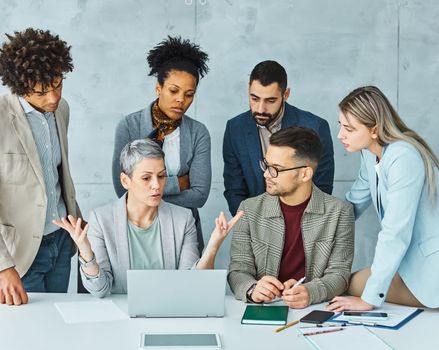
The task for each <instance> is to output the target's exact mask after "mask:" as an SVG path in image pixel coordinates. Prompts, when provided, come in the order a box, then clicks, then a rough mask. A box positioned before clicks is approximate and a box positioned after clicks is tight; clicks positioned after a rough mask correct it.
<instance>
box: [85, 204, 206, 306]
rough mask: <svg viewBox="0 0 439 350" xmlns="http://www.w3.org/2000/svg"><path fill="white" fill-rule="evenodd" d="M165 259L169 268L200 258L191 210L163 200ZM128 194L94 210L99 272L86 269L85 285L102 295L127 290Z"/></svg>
mask: <svg viewBox="0 0 439 350" xmlns="http://www.w3.org/2000/svg"><path fill="white" fill-rule="evenodd" d="M158 215H159V220H160V230H161V238H162V249H163V262H164V266H165V269H166V270H172V269H181V270H183V269H189V268H191V267H194V266H195V264H196V263H197V262H198V259H199V252H198V242H197V236H196V230H195V221H194V218H193V216H192V213H191V211H190V210H188V209H185V208H182V207H179V206H176V205H173V204H170V203H166V202H164V201H162V202H161V203H160V206H159V211H158ZM127 225H128V221H127V208H126V195H123V196H122V197H121V198H119V199H118V200H116V201H115V202H113V203H110V204H108V205H106V206H104V207H101V208H98V209H94V210H92V212H91V213H90V218H89V230H88V239H89V240H90V243H91V246H92V249H93V252H94V253H95V256H96V262H97V263H98V265H99V274H98V277H96V278H87V276H86V275H85V274H84V272H83V271H82V269H80V271H81V278H82V282H83V284H84V287H85V288H86V289H87V290H88V291H89V292H90V293H91V294H93V295H95V296H98V297H100V298H102V297H104V296H106V295H107V294H109V293H113V294H125V293H126V292H127V270H128V269H129V267H130V266H129V265H130V263H129V261H130V260H129V251H128V230H127Z"/></svg>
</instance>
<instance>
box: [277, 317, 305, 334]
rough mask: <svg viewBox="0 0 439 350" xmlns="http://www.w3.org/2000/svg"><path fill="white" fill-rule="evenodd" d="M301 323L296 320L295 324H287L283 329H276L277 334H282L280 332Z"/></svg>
mask: <svg viewBox="0 0 439 350" xmlns="http://www.w3.org/2000/svg"><path fill="white" fill-rule="evenodd" d="M299 322H300V321H299V320H296V321H293V322H290V323H287V324H286V325H285V326H282V327H280V328H278V329H276V331H275V332H276V333H278V332H280V331H283V330H284V329H287V328H288V327H291V326H294V325H295V324H298V323H299Z"/></svg>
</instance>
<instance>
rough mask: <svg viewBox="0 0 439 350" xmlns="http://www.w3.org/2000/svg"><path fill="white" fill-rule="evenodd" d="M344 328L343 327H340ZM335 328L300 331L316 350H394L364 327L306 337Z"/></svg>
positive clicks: (349, 327)
mask: <svg viewBox="0 0 439 350" xmlns="http://www.w3.org/2000/svg"><path fill="white" fill-rule="evenodd" d="M340 328H342V327H340ZM333 329H334V328H333V327H331V328H330V327H322V328H317V327H315V328H314V327H313V328H306V329H300V328H299V329H298V331H299V333H302V334H304V336H305V338H306V340H308V342H309V343H310V344H311V345H312V346H313V347H314V348H316V349H322V350H326V349H328V350H334V349H336V350H352V349H355V350H392V348H391V347H390V346H389V345H387V344H386V343H385V342H384V341H383V340H381V338H379V337H378V336H377V335H375V334H374V333H372V332H371V331H369V330H368V329H367V328H366V327H364V326H347V327H343V330H342V331H339V332H332V333H324V334H317V335H311V336H308V337H307V336H306V333H313V332H321V331H324V330H333Z"/></svg>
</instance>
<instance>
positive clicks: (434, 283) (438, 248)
mask: <svg viewBox="0 0 439 350" xmlns="http://www.w3.org/2000/svg"><path fill="white" fill-rule="evenodd" d="M375 164H376V156H375V155H374V154H373V153H371V152H369V151H368V150H363V151H362V152H361V169H360V173H359V176H358V178H357V180H356V181H355V183H354V185H353V186H352V188H351V190H350V192H348V193H347V194H346V199H347V200H348V201H350V202H351V203H352V204H353V205H354V210H355V217H356V218H358V217H359V216H360V215H361V214H362V213H363V212H364V210H365V209H366V208H367V207H368V206H369V205H370V204H371V203H372V204H373V205H374V206H375V209H376V210H377V213H378V216H379V218H380V221H381V231H380V232H379V233H378V241H377V245H376V249H375V257H374V260H373V263H372V266H371V271H372V274H371V276H370V277H369V279H368V281H367V284H366V287H365V289H364V291H363V294H362V296H361V298H362V299H363V300H364V301H366V302H367V303H369V304H372V305H375V306H379V305H381V304H382V302H383V301H384V299H385V296H386V294H387V292H388V289H389V286H390V283H391V281H392V278H393V276H394V275H395V273H396V272H398V273H399V274H400V276H401V278H402V280H403V281H404V283H405V284H406V285H407V287H408V288H409V289H410V291H411V292H412V293H413V294H414V295H415V297H416V298H417V299H418V300H419V301H420V302H421V303H422V304H424V305H425V306H427V307H432V308H436V307H439V196H438V194H437V193H436V197H435V205H434V204H432V201H431V199H430V198H429V196H428V186H427V182H426V176H425V170H424V163H423V161H422V158H421V155H420V154H419V152H418V151H417V150H416V148H415V147H414V146H412V145H411V144H409V143H407V142H404V141H397V142H394V143H392V144H390V145H388V146H387V147H385V148H384V149H383V156H382V159H381V161H380V163H379V180H378V184H377V171H376V170H375ZM435 178H436V188H437V185H438V183H439V172H438V169H437V168H436V169H435ZM379 197H381V205H380V204H379ZM380 207H381V208H380Z"/></svg>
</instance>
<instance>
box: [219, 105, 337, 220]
mask: <svg viewBox="0 0 439 350" xmlns="http://www.w3.org/2000/svg"><path fill="white" fill-rule="evenodd" d="M289 126H301V127H305V128H310V129H313V130H314V131H316V132H317V133H318V134H319V136H320V140H321V142H322V147H323V153H322V158H321V160H320V162H319V166H318V168H317V171H316V174H315V175H314V179H313V181H314V183H315V184H316V185H317V187H319V188H320V189H321V190H322V191H324V192H326V193H329V194H331V193H332V186H333V181H334V148H333V146H332V139H331V132H330V130H329V124H328V122H327V121H326V120H324V119H322V118H320V117H318V116H316V115H314V114H312V113H310V112H306V111H302V110H300V109H298V108H296V107H294V106H292V105H289V104H288V103H285V112H284V116H283V119H282V129H283V128H286V127H289ZM223 158H224V173H223V176H224V187H225V191H224V196H225V197H226V200H227V203H228V205H229V210H230V213H232V215H235V213H236V211H237V209H238V207H239V204H240V203H241V201H243V200H244V199H247V198H250V197H255V196H258V195H260V194H261V193H263V192H265V181H264V176H263V173H262V170H261V168H260V167H259V161H260V160H261V159H262V158H263V155H262V148H261V141H260V139H259V130H258V127H257V126H256V123H255V121H254V119H253V116H252V115H251V112H250V110H248V111H247V112H244V113H242V114H240V115H238V116H237V117H235V118H232V119H230V120H229V121H228V122H227V126H226V131H225V133H224V140H223Z"/></svg>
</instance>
